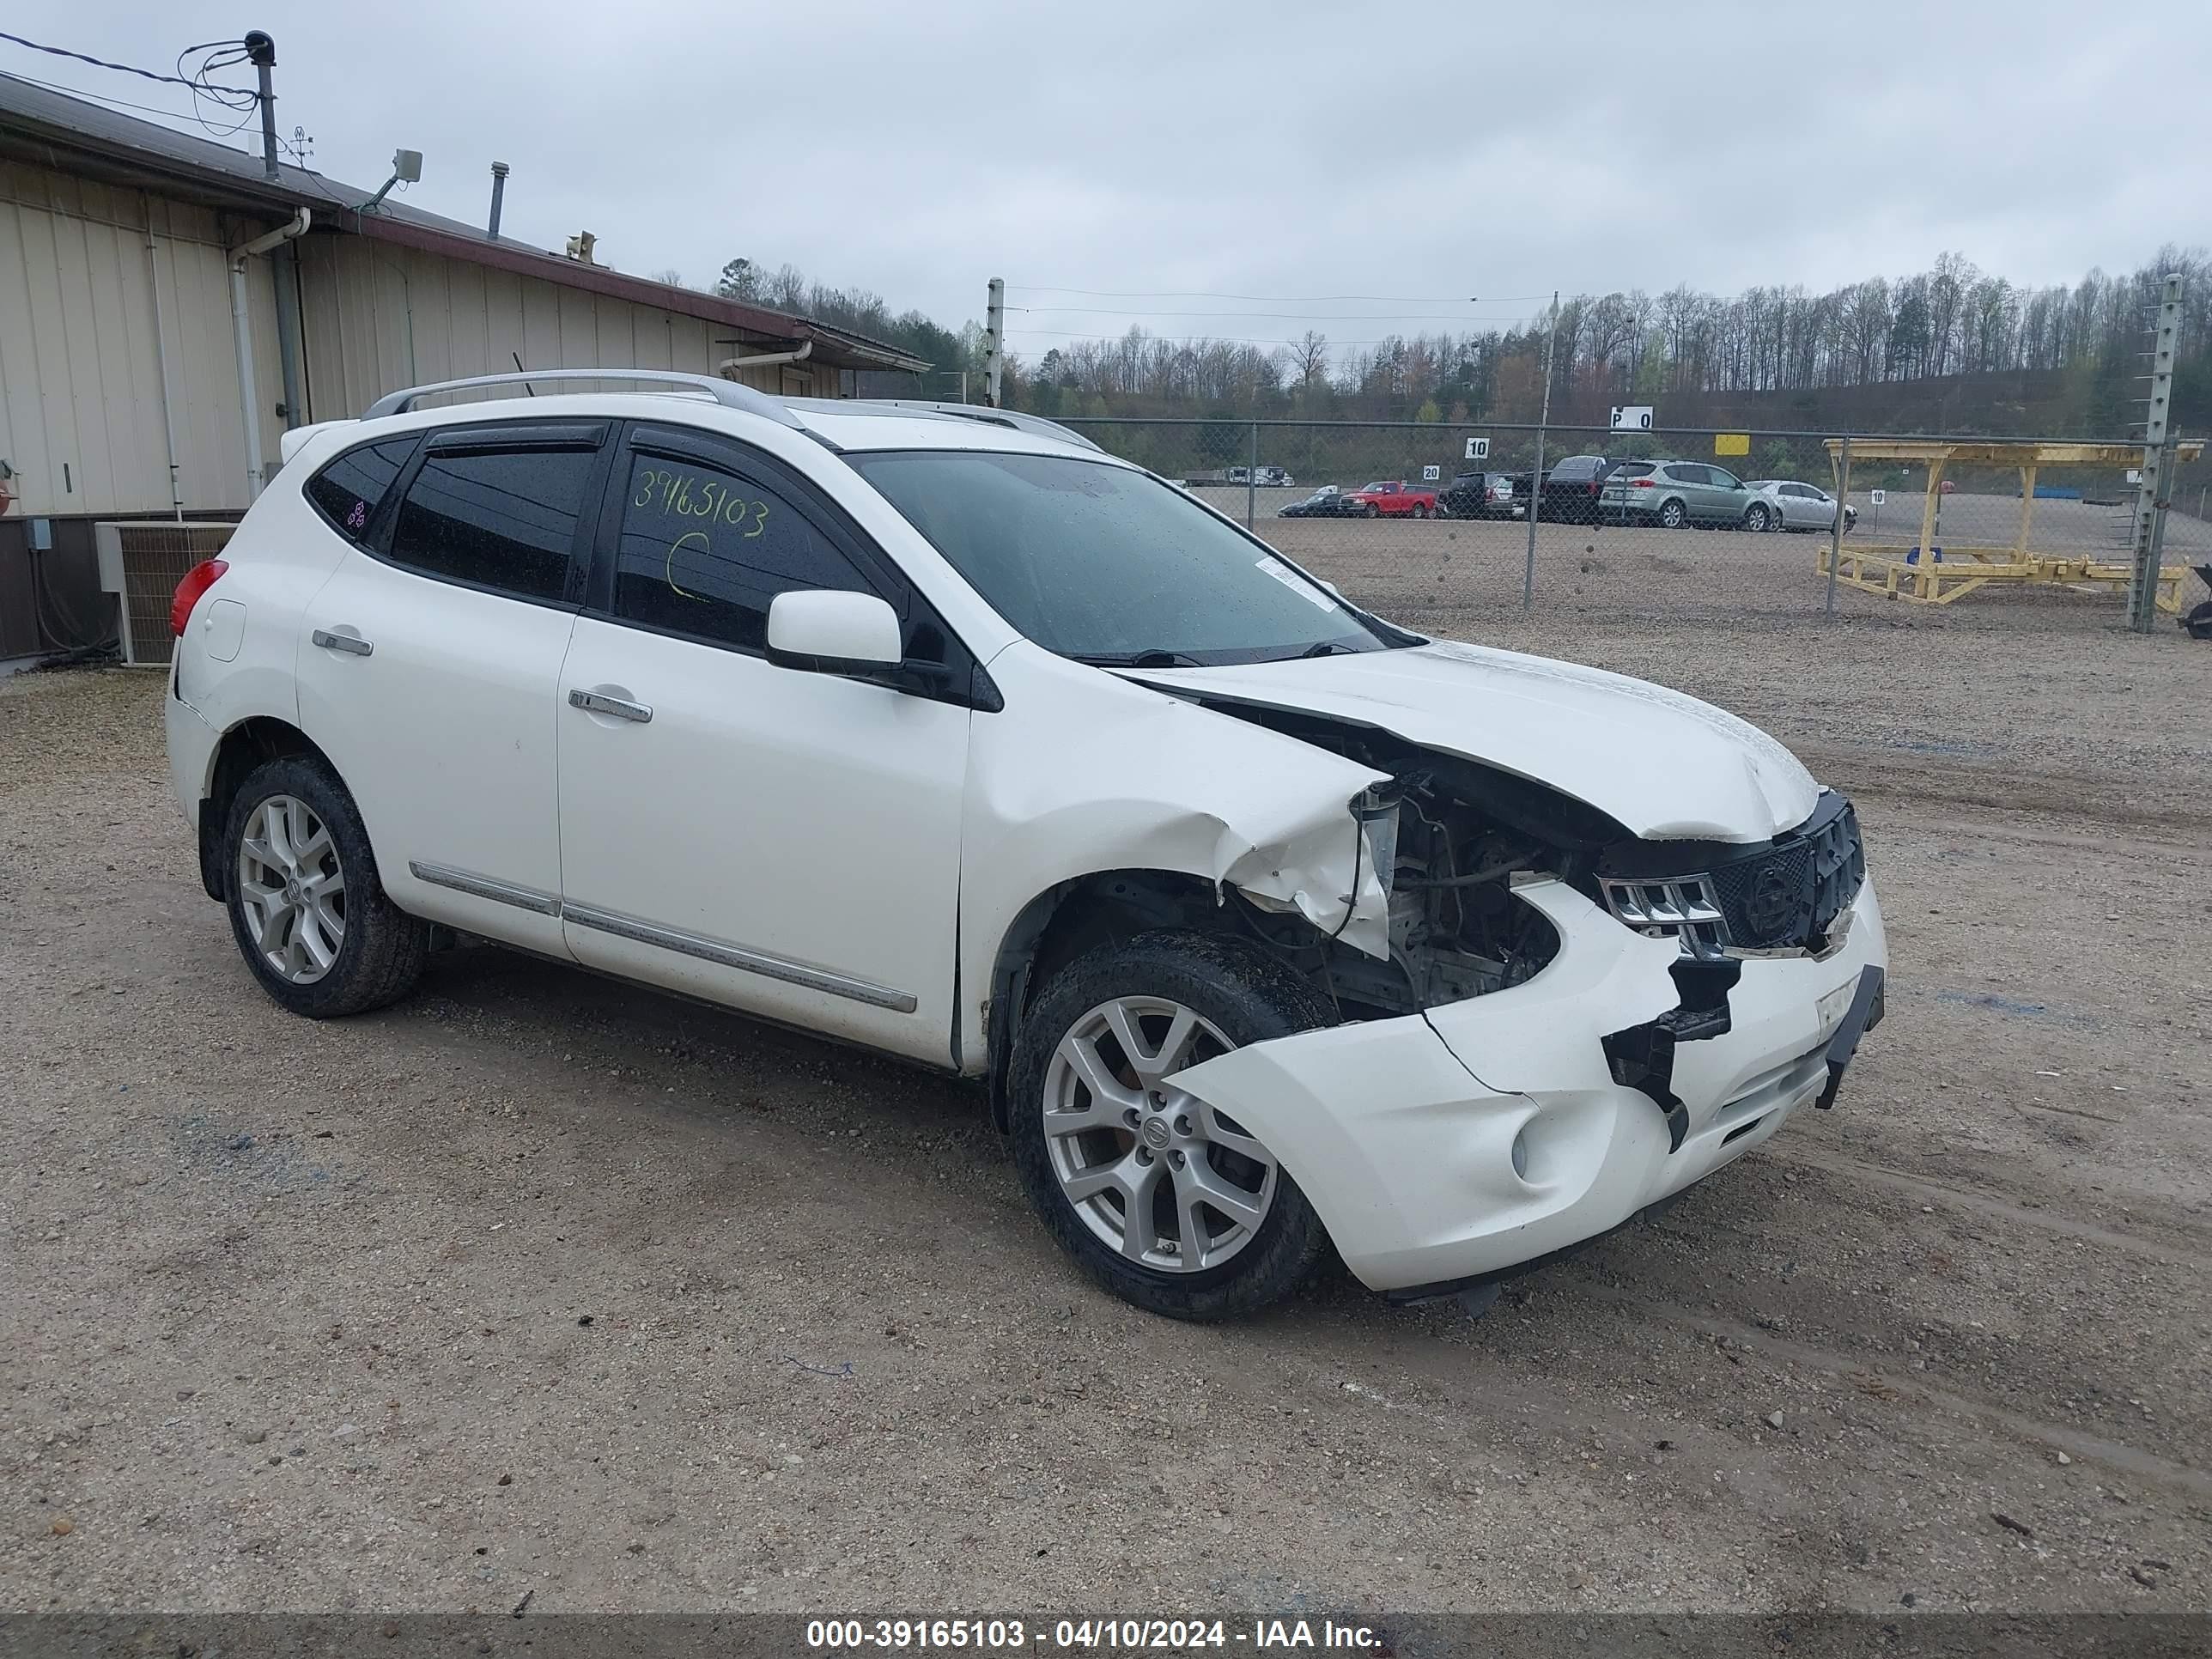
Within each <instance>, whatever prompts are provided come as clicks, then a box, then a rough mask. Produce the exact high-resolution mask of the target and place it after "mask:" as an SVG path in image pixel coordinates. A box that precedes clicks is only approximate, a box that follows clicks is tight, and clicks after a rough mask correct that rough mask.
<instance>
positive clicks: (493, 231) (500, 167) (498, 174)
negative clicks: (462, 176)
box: [484, 161, 507, 242]
mask: <svg viewBox="0 0 2212 1659" xmlns="http://www.w3.org/2000/svg"><path fill="white" fill-rule="evenodd" d="M506 198H507V163H506V162H504V161H494V162H493V163H492V164H491V221H490V222H489V223H488V224H486V225H485V226H484V234H485V235H486V236H488V237H489V238H490V239H491V240H493V241H495V242H496V241H497V240H499V204H501V202H502V201H504V200H505V199H506Z"/></svg>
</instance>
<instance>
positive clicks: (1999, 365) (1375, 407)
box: [715, 247, 2212, 436]
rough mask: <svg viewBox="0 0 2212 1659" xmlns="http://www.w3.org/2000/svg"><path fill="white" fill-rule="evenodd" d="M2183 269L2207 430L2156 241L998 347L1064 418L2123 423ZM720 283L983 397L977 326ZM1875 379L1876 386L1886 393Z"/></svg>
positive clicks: (953, 393)
mask: <svg viewBox="0 0 2212 1659" xmlns="http://www.w3.org/2000/svg"><path fill="white" fill-rule="evenodd" d="M2169 272H2174V273H2179V275H2180V276H2181V277H2182V286H2183V306H2184V314H2185V318H2186V319H2191V322H2192V324H2193V325H2191V326H2187V327H2185V330H2184V334H2183V350H2182V356H2181V361H2180V362H2179V364H2178V365H2177V368H2178V374H2177V382H2176V392H2175V416H2176V418H2177V420H2178V421H2179V422H2181V423H2182V424H2183V426H2184V428H2185V429H2188V430H2192V431H2199V432H2201V431H2202V430H2203V428H2204V426H2205V425H2206V424H2208V423H2212V329H2208V328H2207V327H2206V326H2205V320H2204V319H2205V317H2206V307H2207V306H2208V305H2212V258H2208V256H2207V254H2206V252H2204V251H2203V250H2202V249H2183V248H2178V247H2166V248H2163V249H2161V250H2160V252H2159V255H2158V257H2157V258H2155V259H2154V260H2153V261H2151V262H2150V263H2149V264H2147V265H2145V266H2144V267H2142V269H2140V270H2134V271H2130V272H2128V273H2125V274H2124V275H2119V276H2108V275H2106V273H2105V272H2104V271H2102V270H2092V271H2091V272H2090V273H2089V274H2088V275H2087V276H2084V277H2083V278H2082V279H2081V281H2080V282H2079V283H2072V284H2070V285H2069V284H2056V285H2052V286H2050V287H2044V288H2037V287H2028V286H2021V285H2016V284H2015V283H2010V282H2008V281H2007V280H2006V279H2005V278H2003V277H2002V276H1993V275H1990V274H1989V273H1986V272H1984V271H1982V270H1978V268H1977V267H1976V266H1975V265H1974V264H1973V263H1972V261H1971V260H1969V259H1967V258H1965V257H1964V256H1963V255H1960V254H1956V253H1947V254H1945V255H1943V256H1942V258H1938V259H1937V260H1936V264H1935V266H1934V268H1933V269H1932V270H1925V271H1921V272H1917V273H1915V274H1913V275H1911V276H1901V277H1898V278H1894V279H1890V278H1885V277H1881V276H1875V277H1869V279H1867V280H1866V281H1864V282H1860V283H1850V284H1847V285H1846V286H1844V287H1842V288H1838V289H1833V290H1832V291H1830V292H1828V293H1825V294H1813V293H1809V292H1808V290H1806V289H1804V288H1803V287H1802V286H1778V287H1772V288H1752V289H1746V290H1744V291H1743V292H1742V293H1741V294H1738V295H1734V296H1733V297H1727V298H1723V297H1722V296H1720V295H1711V294H1704V293H1699V292H1698V291H1696V290H1694V289H1689V288H1686V287H1683V288H1675V289H1670V290H1668V292H1666V293H1664V294H1659V295H1651V294H1647V293H1644V292H1643V291H1642V290H1640V289H1638V290H1631V291H1628V292H1625V293H1613V294H1605V295H1577V296H1575V297H1574V298H1572V299H1570V300H1566V301H1563V302H1562V303H1561V305H1560V307H1559V320H1558V328H1557V332H1556V337H1553V335H1552V332H1551V331H1549V330H1548V329H1547V326H1546V319H1536V320H1534V321H1532V322H1529V323H1526V324H1523V325H1520V326H1518V327H1515V328H1507V329H1472V330H1468V331H1461V332H1443V333H1436V334H1407V335H1391V336H1389V337H1385V338H1383V340H1382V341H1380V342H1379V343H1374V344H1366V345H1362V346H1359V347H1358V348H1356V349H1353V348H1345V347H1338V346H1334V345H1332V344H1331V343H1330V341H1329V339H1328V336H1327V335H1326V334H1324V333H1322V332H1320V331H1307V332H1306V333H1304V335H1303V336H1302V337H1301V338H1300V339H1299V340H1298V341H1297V343H1295V344H1293V345H1290V346H1274V347H1262V346H1260V345H1256V344H1254V343H1249V342H1244V341H1237V340H1226V339H1206V338H1184V337H1165V336H1162V335H1158V334H1154V333H1152V332H1150V331H1147V330H1146V329H1144V328H1141V327H1133V328H1132V329H1130V330H1129V331H1128V332H1127V333H1126V334H1124V335H1121V336H1120V337H1115V338H1110V339H1097V340H1078V341H1073V342H1071V343H1067V344H1066V345H1060V346H1055V347H1054V348H1052V349H1049V350H1047V351H1045V352H1043V353H1042V355H1041V356H1024V355H1023V354H1019V353H1010V354H1009V356H1008V358H1007V362H1006V371H1005V377H1004V379H1005V394H1006V402H1007V403H1008V404H1011V405H1012V406H1013V407H1016V408H1022V409H1028V410H1035V411H1036V412H1037V413H1040V414H1044V415H1050V416H1059V417H1061V418H1079V417H1083V416H1094V417H1095V416H1106V415H1118V416H1146V415H1152V416H1199V415H1202V416H1239V415H1242V416H1279V417H1280V416H1288V417H1297V418H1312V419H1319V420H1420V421H1435V422H1447V421H1449V422H1482V421H1495V422H1522V421H1534V420H1535V419H1536V418H1537V416H1538V413H1539V411H1540V410H1541V409H1542V407H1543V403H1544V359H1545V352H1546V348H1547V341H1548V342H1549V343H1550V347H1551V351H1552V358H1553V365H1552V376H1553V378H1552V387H1551V393H1552V396H1551V410H1552V418H1553V420H1554V421H1555V422H1559V423H1561V424H1573V423H1577V422H1580V423H1586V424H1601V423H1602V422H1604V421H1605V419H1606V417H1607V410H1609V408H1610V407H1611V406H1612V405H1613V404H1626V403H1637V404H1654V405H1656V406H1657V407H1658V408H1659V410H1660V416H1661V419H1662V422H1674V423H1678V424H1682V425H1708V424H1714V423H1717V422H1746V423H1750V424H1765V425H1769V426H1775V427H1783V426H1803V427H1813V426H1817V425H1820V424H1821V423H1822V422H1823V421H1824V420H1826V421H1829V422H1832V423H1834V424H1837V425H1838V426H1841V425H1843V424H1844V423H1846V422H1848V423H1849V424H1850V425H1852V426H1855V427H1857V428H1860V429H1872V430H1885V429H1887V430H1902V429H1907V428H1910V429H1916V430H1918V429H1929V428H1930V422H1934V423H1935V424H1936V425H1937V426H1940V427H1942V428H1943V429H1955V430H1961V431H1965V430H1984V431H1990V432H2006V431H2013V432H2022V433H2025V432H2027V431H2030V430H2032V431H2033V433H2034V434H2035V435H2052V436H2057V435H2099V436H2121V435H2126V433H2127V431H2128V427H2129V422H2130V421H2131V420H2133V419H2135V418H2137V417H2138V416H2139V413H2140V411H2139V410H2138V409H2137V408H2136V404H2135V403H2134V400H2135V399H2137V398H2141V397H2142V395H2143V392H2144V388H2143V387H2142V386H2141V385H2140V384H2139V382H2138V380H2137V379H2136V377H2137V375H2138V374H2141V373H2142V370H2143V368H2144V367H2145V365H2144V363H2143V362H2142V358H2141V356H2140V354H2141V353H2142V350H2143V349H2144V348H2145V346H2146V343H2147V340H2148V335H2147V324H2148V313H2149V311H2150V310H2151V309H2152V308H2153V307H2154V306H2155V304H2156V302H2157V298H2158V295H2159V292H2160V283H2161V280H2162V279H2163V278H2164V277H2165V276H2166V275H2167V274H2168V273H2169ZM715 288H716V290H717V291H718V292H720V293H725V294H729V295H735V296H738V297H740V298H744V299H748V300H752V301H756V302H757V303H760V304H763V305H768V306H772V307H777V308H779V309H781V310H787V311H793V312H797V313H801V314H802V315H805V316H809V317H813V318H816V319H819V320H821V321H823V322H825V323H829V324H832V325H836V326H839V327H842V328H848V329H851V330H853V331H855V332H857V333H861V334H866V335H868V336H871V337H873V338H876V339H879V340H883V341H885V342H887V343H890V344H893V345H896V346H899V347H902V349H906V350H908V351H910V352H912V353H914V354H915V356H919V357H921V358H923V359H924V360H926V361H927V362H930V363H931V364H932V365H933V368H932V372H931V373H930V374H929V375H928V376H927V377H921V384H920V385H919V386H917V385H916V384H915V380H916V378H917V377H910V376H888V375H885V376H868V377H864V379H865V380H866V381H867V382H868V384H866V385H864V386H862V387H861V390H862V391H863V392H866V393H870V394H873V395H877V396H890V395H903V396H908V397H911V396H915V395H916V394H917V393H919V394H921V395H925V396H928V397H933V398H951V397H957V396H958V395H960V391H961V376H962V372H963V370H964V371H965V372H966V374H967V392H968V395H969V397H971V398H976V399H978V400H980V398H981V373H982V368H983V351H982V331H981V327H980V326H979V325H977V324H976V323H975V322H973V321H970V322H968V323H966V324H964V325H962V326H961V327H960V328H959V329H957V330H952V329H947V328H945V327H942V326H940V325H938V324H937V323H935V322H933V321H932V320H931V319H928V318H927V317H925V316H923V315H922V314H921V313H920V312H918V311H913V310H908V311H905V312H897V313H895V312H893V311H892V310H891V308H890V306H889V304H888V303H887V302H886V301H884V300H883V299H882V298H881V297H880V296H878V295H874V294H872V293H869V292H867V291H866V290H864V289H839V288H833V287H830V286H829V285H827V284H824V283H818V282H815V281H812V280H811V279H809V278H808V277H807V276H805V275H804V274H803V273H802V272H800V271H799V270H797V269H795V268H794V267H793V266H791V265H789V264H786V265H783V266H781V267H780V268H779V269H777V270H772V271H771V270H764V269H763V268H762V267H760V266H758V265H757V264H753V263H752V262H750V261H749V260H745V259H733V260H732V261H731V262H730V263H729V264H728V265H726V266H725V267H724V269H723V271H722V274H721V276H720V278H718V279H717V282H716V283H715ZM1885 388H1887V390H1885Z"/></svg>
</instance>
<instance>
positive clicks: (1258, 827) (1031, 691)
mask: <svg viewBox="0 0 2212 1659" xmlns="http://www.w3.org/2000/svg"><path fill="white" fill-rule="evenodd" d="M991 671H992V674H993V676H994V678H997V679H998V680H999V682H1000V686H1001V689H1002V690H1004V691H1005V693H1006V710H1005V711H1004V712H1003V713H1002V714H994V715H988V716H979V717H978V718H977V719H976V720H975V726H974V732H973V736H972V738H971V739H970V743H969V761H968V784H967V797H966V800H965V803H964V807H963V831H962V837H961V842H962V845H961V889H960V955H961V960H960V983H961V987H962V995H961V999H960V1011H959V1014H958V1018H959V1019H960V1021H961V1027H960V1031H959V1052H960V1053H961V1054H963V1056H968V1057H969V1065H968V1067H967V1069H970V1070H980V1069H981V1067H982V1066H983V1065H984V1064H985V1046H984V1042H983V1032H984V1026H985V1019H986V1011H987V1005H988V1000H989V998H990V996H991V994H992V991H991V987H992V985H993V982H994V967H995V965H996V963H997V961H998V957H999V952H1000V947H1001V945H1003V944H1004V943H1005V942H1006V939H1007V938H1008V936H1009V933H1010V931H1011V930H1012V928H1013V927H1015V925H1016V922H1017V920H1018V918H1019V917H1020V916H1021V915H1023V913H1024V910H1025V909H1026V908H1028V907H1030V905H1031V904H1032V902H1034V901H1036V899H1037V898H1038V897H1039V896H1041V895H1044V894H1047V893H1049V892H1050V891H1052V890H1054V889H1056V888H1058V887H1060V886H1061V885H1063V884H1066V883H1067V882H1069V881H1072V880H1074V879H1077V878H1081V877H1084V876H1086V875H1091V874H1094V873H1096V872H1101V871H1110V870H1159V871H1168V872H1176V873H1177V874H1182V875H1190V876H1195V877H1198V878H1201V879H1203V880H1205V881H1206V882H1209V883H1211V884H1213V885H1214V886H1215V887H1216V888H1217V889H1218V888H1221V887H1223V886H1231V887H1235V888H1237V890H1240V891H1241V892H1243V893H1244V894H1245V895H1246V896H1249V898H1250V899H1251V900H1252V901H1253V902H1255V904H1258V905H1260V906H1261V908H1266V909H1271V910H1275V911H1279V912H1283V913H1286V914H1296V915H1301V916H1304V918H1305V919H1306V920H1307V921H1309V922H1310V923H1311V924H1312V925H1313V926H1314V927H1316V928H1317V929H1319V930H1320V931H1321V932H1322V933H1327V934H1333V935H1335V936H1337V937H1339V938H1340V939H1343V941H1344V942H1345V943H1346V944H1347V945H1352V947H1354V948H1355V949H1358V950H1360V951H1365V952H1367V953H1368V954H1369V955H1370V956H1375V957H1387V955H1388V954H1389V895H1388V893H1387V891H1386V890H1385V889H1384V886H1383V873H1382V872H1376V870H1375V869H1374V868H1373V866H1372V863H1371V860H1369V859H1368V857H1367V855H1366V847H1365V842H1364V839H1363V837H1362V835H1361V830H1360V826H1359V822H1358V818H1357V817H1355V816H1354V814H1353V810H1352V802H1353V801H1354V799H1356V798H1357V797H1358V796H1359V795H1361V794H1362V793H1364V792H1365V791H1366V790H1367V789H1369V788H1370V787H1372V786H1373V785H1375V784H1377V783H1381V782H1385V781H1388V775H1387V774H1384V773H1381V772H1377V771H1375V770H1374V769H1371V768H1369V767H1365V766H1362V765H1360V764H1358V763H1356V762H1354V761H1350V760H1347V759H1346V758H1345V757H1342V756H1340V755H1336V754H1333V753H1331V752H1329V751H1328V750H1323V749H1317V748H1316V747H1314V746H1313V745H1312V744H1306V743H1301V742H1299V741H1298V740H1297V738H1291V737H1286V736H1285V735H1284V734H1282V733H1281V732H1272V731H1269V730H1267V728H1266V727H1264V726H1256V725H1255V724H1253V723H1252V722H1250V721H1249V720H1234V719H1231V718H1229V717H1227V716H1225V715H1222V714H1214V713H1212V711H1210V710H1208V709H1205V708H1200V707H1198V706H1197V705H1195V704H1194V703H1191V702H1186V701H1185V700H1183V699H1182V698H1179V697H1174V696H1169V695H1167V694H1166V693H1164V692H1160V691H1156V690H1152V688H1151V687H1149V686H1141V685H1137V684H1132V683H1130V682H1128V681H1127V680H1123V679H1121V678H1119V677H1117V676H1115V675H1111V674H1107V673H1103V672H1102V671H1099V670H1097V669H1094V668H1090V667H1086V666H1085V665H1082V664H1079V663H1071V662H1067V661H1066V660H1064V659H1060V658H1058V657H1054V656H1052V655H1051V654H1050V653H1047V652H1044V651H1042V650H1040V649H1039V648H1038V647H1035V646H1032V645H1029V644H1027V643H1024V644H1022V645H1018V646H1015V647H1010V648H1009V649H1008V650H1007V651H1006V652H1005V653H1001V655H1000V657H999V658H997V659H994V661H993V663H992V665H991ZM1071 731H1076V732H1081V733H1082V734H1083V735H1082V740H1081V741H1080V742H1079V743H1070V742H1069V741H1068V740H1067V734H1068V733H1069V732H1071Z"/></svg>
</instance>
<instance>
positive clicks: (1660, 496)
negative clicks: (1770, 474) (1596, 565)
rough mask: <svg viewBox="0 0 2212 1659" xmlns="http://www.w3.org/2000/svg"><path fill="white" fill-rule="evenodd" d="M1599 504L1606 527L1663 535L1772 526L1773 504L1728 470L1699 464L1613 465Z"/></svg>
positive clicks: (1626, 462) (1626, 463) (1635, 462)
mask: <svg viewBox="0 0 2212 1659" xmlns="http://www.w3.org/2000/svg"><path fill="white" fill-rule="evenodd" d="M1598 501H1599V507H1600V511H1601V515H1602V517H1603V518H1604V520H1605V521H1606V522H1607V523H1608V524H1613V523H1626V522H1628V521H1630V520H1636V521H1639V522H1644V523H1650V524H1656V525H1658V526H1661V527H1662V528H1663V529H1667V530H1679V529H1680V528H1681V527H1682V526H1684V525H1686V524H1705V525H1721V526H1726V527H1727V528H1729V529H1731V530H1734V529H1737V528H1741V529H1744V530H1766V529H1771V527H1772V526H1773V524H1774V521H1775V511H1776V509H1775V506H1774V503H1773V502H1772V501H1769V500H1768V499H1767V498H1766V497H1765V496H1764V495H1757V494H1754V493H1753V491H1752V489H1750V487H1749V486H1748V485H1747V484H1746V483H1744V481H1743V480H1742V479H1741V478H1739V477H1736V476H1735V473H1733V472H1731V471H1729V470H1728V469H1727V468H1726V467H1724V466H1708V465H1706V464H1705V462H1703V461H1633V462H1630V461H1622V462H1616V463H1615V464H1614V468H1613V474H1612V476H1611V477H1608V478H1607V480H1606V484H1605V489H1604V493H1603V494H1602V495H1600V496H1599V498H1598Z"/></svg>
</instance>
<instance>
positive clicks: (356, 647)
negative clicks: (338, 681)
mask: <svg viewBox="0 0 2212 1659" xmlns="http://www.w3.org/2000/svg"><path fill="white" fill-rule="evenodd" d="M307 637H308V638H309V639H310V640H313V641H314V642H315V643H316V644H317V645H319V646H321V647H323V649H324V650H325V651H343V652H344V653H347V654H348V655H349V656H354V657H366V656H367V655H368V654H369V653H371V652H372V651H374V650H375V649H376V647H374V646H373V645H371V644H370V643H369V642H368V641H367V640H365V639H363V638H362V636H361V635H358V634H351V633H348V634H333V633H331V630H330V629H327V628H318V629H316V630H315V631H314V632H313V633H312V634H310V635H307Z"/></svg>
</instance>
